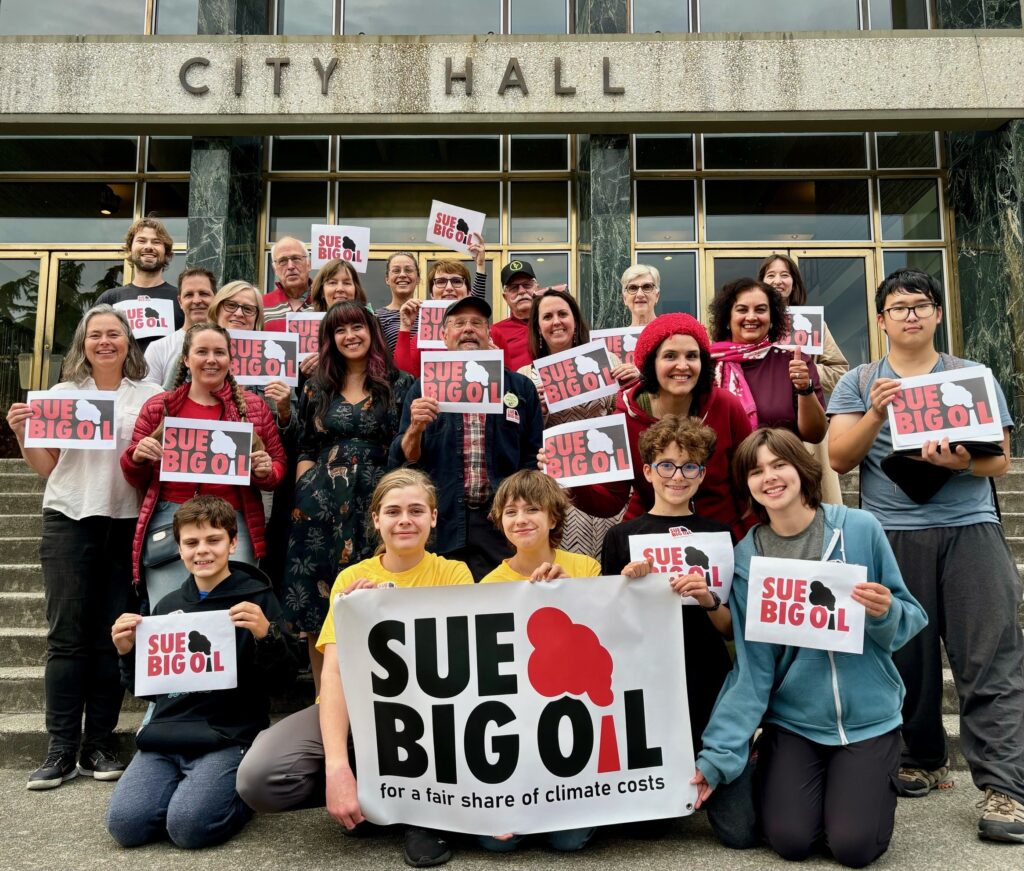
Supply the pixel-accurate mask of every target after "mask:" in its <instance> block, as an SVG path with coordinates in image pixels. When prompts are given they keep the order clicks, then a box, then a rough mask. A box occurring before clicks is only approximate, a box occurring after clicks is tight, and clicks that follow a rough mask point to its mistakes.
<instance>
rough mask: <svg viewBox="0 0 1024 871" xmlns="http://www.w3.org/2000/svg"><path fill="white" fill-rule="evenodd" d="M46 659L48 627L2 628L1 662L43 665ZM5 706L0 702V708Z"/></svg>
mask: <svg viewBox="0 0 1024 871" xmlns="http://www.w3.org/2000/svg"><path fill="white" fill-rule="evenodd" d="M45 659H46V629H43V628H34V627H33V628H29V627H22V628H20V629H7V628H0V663H3V666H6V667H12V668H13V667H18V666H29V665H31V666H42V664H43V662H44V661H45ZM3 709H4V706H3V705H2V704H0V710H3Z"/></svg>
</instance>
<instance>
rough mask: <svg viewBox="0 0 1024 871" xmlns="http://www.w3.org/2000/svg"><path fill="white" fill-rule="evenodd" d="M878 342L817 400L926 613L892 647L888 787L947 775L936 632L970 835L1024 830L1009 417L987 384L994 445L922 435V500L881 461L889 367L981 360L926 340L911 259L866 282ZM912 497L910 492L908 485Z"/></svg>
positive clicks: (937, 300)
mask: <svg viewBox="0 0 1024 871" xmlns="http://www.w3.org/2000/svg"><path fill="white" fill-rule="evenodd" d="M875 309H876V311H877V313H878V314H877V318H878V325H879V327H880V328H881V330H882V331H883V332H884V333H885V334H886V336H887V337H888V339H889V353H888V355H887V356H885V357H884V358H882V360H880V361H878V362H875V363H866V364H864V365H862V366H858V367H857V368H856V369H854V370H852V371H850V372H848V373H847V374H846V375H844V376H843V377H842V379H841V380H840V382H839V384H838V385H836V389H835V391H834V392H833V393H832V398H831V401H830V402H829V406H828V413H829V415H830V416H831V424H830V426H829V455H830V457H831V462H832V467H833V468H834V469H835V470H836V471H837V472H839V473H840V474H843V473H845V472H848V471H850V470H851V469H854V468H856V467H857V466H858V465H859V466H860V484H861V501H862V503H863V507H864V508H866V509H868V510H869V511H871V512H872V513H873V514H874V515H875V516H876V517H877V518H878V520H879V521H880V522H881V524H882V527H883V528H884V529H885V531H886V535H887V536H888V538H889V543H890V544H891V545H892V549H893V551H894V553H895V554H896V560H897V562H898V563H899V566H900V571H901V572H902V573H903V577H904V579H905V581H906V583H907V587H908V588H909V589H910V592H911V593H912V594H913V596H914V598H916V599H917V600H918V602H920V603H921V605H922V606H923V607H924V609H925V611H926V612H927V614H928V626H927V627H926V628H925V629H924V630H923V631H922V632H921V633H919V634H918V635H916V636H915V637H914V638H912V639H911V640H910V642H909V643H908V644H907V645H906V646H904V647H903V648H902V649H901V650H899V651H898V652H897V653H896V654H895V656H894V661H895V663H896V666H897V668H898V669H899V671H900V675H901V676H902V678H903V682H904V683H905V684H906V688H907V695H906V698H905V700H904V703H903V740H904V745H905V751H904V754H903V761H902V767H901V768H900V774H899V779H898V782H897V783H896V785H895V786H896V789H897V791H898V792H899V793H900V794H901V795H904V796H910V797H917V796H924V795H927V794H928V793H929V792H930V791H931V790H933V789H936V788H943V787H946V786H949V785H951V784H950V782H949V759H948V755H947V748H946V732H945V730H944V729H943V727H942V659H941V653H940V648H939V639H940V638H941V639H942V641H943V643H944V645H945V648H946V653H947V654H948V656H949V663H950V667H951V668H952V671H953V677H954V679H955V681H956V688H957V694H958V695H959V697H960V744H961V748H962V750H963V754H964V756H965V757H966V759H967V764H968V766H969V767H970V769H971V776H972V778H973V779H974V783H975V785H976V786H977V787H978V788H979V789H983V790H985V797H984V798H983V799H982V800H981V801H980V802H979V805H978V806H979V807H980V808H981V809H982V816H981V820H980V821H979V823H978V833H979V836H980V837H982V838H986V839H989V840H996V841H1006V842H1011V843H1024V639H1022V636H1021V630H1020V627H1019V626H1018V625H1017V608H1018V606H1019V605H1020V602H1021V580H1020V576H1019V575H1018V573H1017V567H1016V565H1015V563H1014V560H1013V556H1012V554H1011V553H1010V549H1009V546H1008V545H1007V543H1006V539H1005V537H1004V535H1003V530H1002V527H1001V526H1000V523H999V514H998V509H997V506H996V503H995V498H994V487H993V486H992V481H991V479H992V478H994V477H998V476H1000V475H1004V474H1006V472H1007V470H1008V469H1009V467H1010V458H1009V451H1010V448H1009V432H1010V427H1012V426H1013V420H1012V418H1011V417H1010V415H1009V412H1008V411H1007V408H1006V400H1005V398H1004V397H1003V392H1002V390H1001V388H1000V387H999V384H998V383H997V384H996V396H997V399H998V404H999V414H1000V419H1001V422H1002V425H1003V443H1002V448H1003V450H1002V452H1001V453H1000V454H998V455H996V456H987V457H977V458H972V457H971V455H970V454H969V453H968V451H967V450H966V449H965V448H964V447H963V446H962V445H959V446H957V447H956V448H955V449H954V448H952V447H951V446H950V444H949V440H948V439H943V440H942V441H941V442H937V441H933V442H928V443H927V444H926V445H925V446H924V447H923V448H922V449H921V457H920V460H921V464H922V465H921V472H922V477H927V473H928V472H929V470H930V469H931V468H932V467H938V470H941V471H942V473H943V474H946V475H949V473H952V474H951V476H950V477H949V478H948V480H947V481H946V483H944V484H943V485H942V486H941V487H940V489H939V490H938V492H936V493H935V495H933V496H932V497H931V498H930V499H927V501H925V502H923V503H921V502H918V501H915V500H913V499H911V498H910V497H909V496H908V495H907V494H906V493H905V492H904V491H903V490H902V489H900V488H899V487H898V486H896V485H895V484H894V482H893V481H892V480H890V478H889V477H888V476H887V475H886V473H885V472H884V471H883V468H882V461H883V460H884V459H885V458H886V457H887V456H888V455H889V454H890V452H891V451H892V438H891V435H890V432H889V423H888V412H887V409H888V406H889V405H890V404H891V403H892V401H893V399H894V397H895V396H896V394H897V392H898V391H899V389H900V382H899V379H900V378H901V377H911V376H914V375H926V374H929V373H933V372H942V371H948V370H950V369H960V368H967V367H971V366H978V365H980V364H978V363H973V362H970V361H967V360H961V359H959V358H957V357H953V356H951V355H949V354H942V353H939V352H938V351H936V350H935V333H936V330H937V329H938V327H939V324H940V323H941V322H942V294H941V290H940V288H939V285H938V283H937V282H936V281H935V279H934V278H932V277H931V276H930V275H927V274H926V273H924V272H921V271H919V270H916V269H906V270H900V271H897V272H894V273H892V274H891V275H890V276H889V277H888V278H886V279H885V281H883V282H882V284H881V285H880V286H879V288H878V292H877V293H876V295H875ZM918 498H922V497H921V494H918Z"/></svg>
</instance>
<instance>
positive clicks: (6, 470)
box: [0, 459, 1024, 770]
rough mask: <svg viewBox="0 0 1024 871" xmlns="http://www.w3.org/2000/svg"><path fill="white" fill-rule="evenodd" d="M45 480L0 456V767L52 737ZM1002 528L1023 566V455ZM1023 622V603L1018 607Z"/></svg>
mask: <svg viewBox="0 0 1024 871" xmlns="http://www.w3.org/2000/svg"><path fill="white" fill-rule="evenodd" d="M43 485H44V482H43V481H42V480H41V479H40V478H39V477H38V476H37V475H35V474H34V473H33V472H32V471H31V470H30V469H29V468H28V467H27V466H26V465H25V463H23V462H22V461H21V460H0V768H20V769H25V770H29V769H31V768H33V767H34V766H36V765H38V764H39V762H40V761H42V759H43V756H44V755H45V753H46V747H47V735H46V728H45V725H44V721H43V661H44V658H45V653H46V609H45V603H44V601H43V579H42V570H41V569H40V566H39V539H40V534H41V527H42V520H41V514H42V493H43ZM843 490H844V498H845V499H846V502H847V504H849V505H852V506H856V504H857V475H856V473H853V474H851V475H848V476H846V477H845V478H844V480H843ZM999 499H1000V505H1001V508H1002V512H1003V526H1004V528H1005V530H1006V533H1007V537H1008V539H1009V542H1010V547H1011V549H1012V550H1013V554H1014V557H1015V558H1016V560H1017V563H1018V566H1019V567H1021V568H1024V565H1022V564H1024V459H1015V460H1014V461H1013V467H1012V469H1011V472H1010V474H1009V475H1007V476H1006V477H1005V478H1003V479H1002V480H1001V481H1000V482H999ZM1019 614H1020V616H1021V625H1024V606H1022V608H1021V610H1020V611H1019ZM312 698H313V689H312V682H311V681H310V680H309V678H308V676H303V677H301V678H300V679H299V680H298V681H297V682H296V685H295V687H294V688H293V690H292V691H290V692H289V693H287V694H285V695H283V696H281V697H279V698H277V699H275V700H274V705H273V709H274V713H275V715H276V716H281V715H283V714H285V713H288V712H291V711H294V710H298V709H299V708H300V707H302V706H304V705H308V704H309V703H310V702H311V701H312ZM957 710H958V708H957V697H956V689H955V687H954V686H953V678H952V674H951V672H950V671H949V669H948V668H947V669H946V671H945V673H944V705H943V715H944V719H945V725H946V731H947V732H948V733H949V735H950V753H951V757H952V760H953V766H954V767H955V768H964V767H965V764H964V761H963V757H962V756H961V755H960V749H959V721H958V717H957ZM143 711H144V705H143V703H141V702H139V701H138V700H137V699H135V698H133V697H132V696H130V695H126V697H125V703H124V706H123V708H122V711H121V719H120V722H119V723H118V730H117V737H118V741H119V743H120V745H121V750H122V751H124V752H125V753H126V758H127V755H130V753H131V751H132V750H133V749H134V745H133V742H132V735H133V734H134V732H135V730H136V728H137V727H138V725H139V723H140V722H141V720H142V715H143Z"/></svg>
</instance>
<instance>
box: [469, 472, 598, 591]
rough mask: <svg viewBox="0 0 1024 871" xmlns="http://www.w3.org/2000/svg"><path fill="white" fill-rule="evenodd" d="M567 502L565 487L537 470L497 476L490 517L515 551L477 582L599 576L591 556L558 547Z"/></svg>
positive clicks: (563, 527) (560, 540) (567, 509)
mask: <svg viewBox="0 0 1024 871" xmlns="http://www.w3.org/2000/svg"><path fill="white" fill-rule="evenodd" d="M569 506H570V502H569V497H568V496H566V495H565V491H564V490H563V489H562V488H561V487H559V486H558V484H556V483H555V481H554V479H553V478H551V477H550V476H549V475H545V474H544V473H543V472H537V471H533V470H530V469H523V470H521V471H519V472H516V473H515V474H514V475H510V476H509V477H507V478H506V479H505V480H504V481H502V482H501V486H500V487H498V492H497V493H495V494H494V504H493V507H492V508H491V520H492V521H493V522H494V525H495V526H497V527H498V529H500V530H501V531H502V532H503V533H504V534H505V538H507V539H508V541H509V544H511V545H512V547H513V548H515V552H516V553H515V556H513V557H510V558H509V559H507V560H502V562H501V564H500V565H499V566H498V567H497V568H496V569H495V570H494V571H493V572H491V573H490V574H489V575H487V576H486V577H484V578H483V579H482V580H481V581H480V583H481V584H493V583H495V582H497V581H552V580H554V579H555V578H592V577H598V576H600V574H601V565H600V563H598V561H597V560H596V559H594V558H593V557H590V556H585V555H583V554H578V553H569V551H566V550H559V549H558V545H559V544H561V543H562V531H563V530H564V529H565V518H566V516H567V515H568V513H569Z"/></svg>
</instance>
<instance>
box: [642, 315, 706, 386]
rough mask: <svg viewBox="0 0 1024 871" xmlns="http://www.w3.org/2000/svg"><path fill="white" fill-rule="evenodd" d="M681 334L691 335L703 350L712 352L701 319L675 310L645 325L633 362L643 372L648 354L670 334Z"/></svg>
mask: <svg viewBox="0 0 1024 871" xmlns="http://www.w3.org/2000/svg"><path fill="white" fill-rule="evenodd" d="M679 335H682V336H690V337H691V338H692V339H693V340H694V341H695V342H696V343H697V345H698V347H699V348H700V349H701V350H702V351H705V352H707V353H710V352H711V340H710V339H709V338H708V331H707V330H705V329H704V327H703V326H702V325H701V323H700V321H698V320H697V319H696V318H695V317H693V315H688V314H684V313H683V312H673V313H672V314H667V315H659V316H658V317H656V318H655V319H654V320H653V321H651V322H650V323H649V324H648V325H647V326H646V327H644V331H643V332H642V333H641V334H640V338H639V339H637V340H636V349H635V350H634V351H633V363H634V365H635V366H636V368H637V369H639V370H640V371H641V372H643V369H644V360H646V359H647V355H648V354H652V353H654V351H655V350H656V349H657V347H658V345H660V344H661V343H662V342H664V341H665V339H667V338H668V337H669V336H679Z"/></svg>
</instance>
